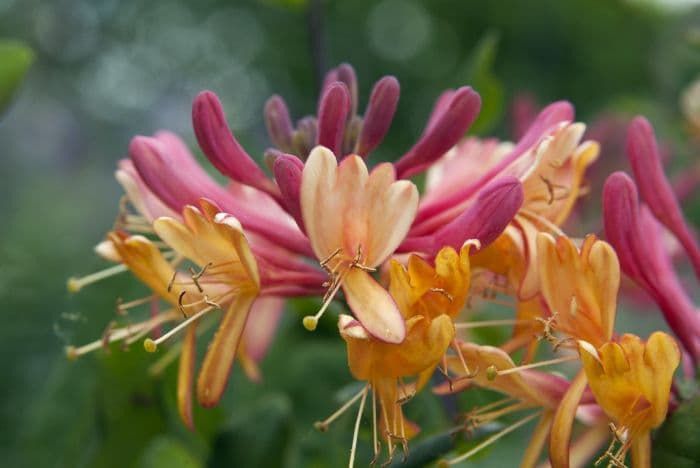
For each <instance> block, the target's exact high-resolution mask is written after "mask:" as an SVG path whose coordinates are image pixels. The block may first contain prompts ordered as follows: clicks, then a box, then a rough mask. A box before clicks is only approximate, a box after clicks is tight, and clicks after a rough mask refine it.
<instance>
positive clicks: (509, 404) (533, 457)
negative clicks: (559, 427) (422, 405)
mask: <svg viewBox="0 0 700 468" xmlns="http://www.w3.org/2000/svg"><path fill="white" fill-rule="evenodd" d="M459 348H460V356H452V357H450V358H449V359H448V368H449V369H450V371H451V372H452V373H454V375H456V376H457V377H462V378H461V379H460V380H457V381H455V382H446V383H444V384H441V385H439V386H437V387H436V388H435V389H434V391H435V393H437V394H439V395H444V394H450V393H457V392H462V391H466V390H468V389H469V388H471V387H473V386H478V387H482V388H486V389H489V390H494V391H496V392H499V393H502V394H504V395H507V397H508V398H506V399H504V400H500V401H498V402H496V403H494V404H492V405H486V406H485V407H483V408H474V409H473V410H472V411H470V412H469V413H467V414H466V415H465V429H466V430H468V431H469V430H473V429H475V428H477V427H479V426H481V425H484V424H487V423H489V422H492V421H495V420H498V419H500V418H501V417H503V416H505V415H508V414H511V413H520V412H523V411H528V410H530V414H528V415H526V416H525V417H523V418H522V419H520V420H519V421H517V422H516V423H514V424H513V425H510V426H508V427H506V428H505V429H504V430H502V431H501V432H500V433H498V434H496V435H495V436H492V437H489V438H488V439H486V440H485V441H484V442H483V443H481V444H479V445H477V446H476V447H474V448H473V449H472V450H469V451H468V452H467V453H465V454H463V455H460V456H459V457H457V458H456V459H454V460H451V461H449V462H448V464H455V463H458V462H461V461H464V460H466V459H467V458H469V457H471V456H472V455H473V454H475V453H476V452H478V451H479V450H481V449H484V448H486V447H487V446H488V445H490V444H491V443H493V442H495V441H496V440H498V438H500V437H501V436H503V435H505V434H507V433H509V432H512V431H513V430H515V429H517V428H518V427H520V426H522V425H523V424H525V423H527V422H529V421H531V420H532V419H535V418H538V417H539V422H538V424H537V426H536V427H535V430H534V432H533V433H532V437H531V439H530V443H529V444H528V447H527V449H526V451H525V453H524V454H523V457H522V459H521V462H520V466H523V467H532V466H536V465H537V463H538V461H539V457H540V453H541V452H542V449H543V447H544V445H545V442H546V441H547V436H548V435H549V431H550V427H551V424H552V421H553V417H554V413H555V411H556V409H557V408H558V406H559V403H560V401H561V399H562V397H563V396H564V394H565V393H566V392H567V390H568V388H569V381H568V380H566V379H565V378H564V377H562V376H560V375H556V374H551V373H547V372H542V371H539V370H535V369H532V368H531V367H528V366H521V367H517V366H516V365H515V364H514V363H513V360H512V359H511V357H510V356H509V355H508V354H507V353H506V352H505V351H503V350H502V349H500V348H497V347H493V346H486V345H477V344H475V343H469V342H460V344H459ZM462 361H464V362H466V363H467V366H468V367H469V368H471V369H478V371H476V372H474V373H473V374H472V375H470V376H466V375H464V372H465V371H464V364H463V363H462ZM466 377H469V378H466ZM592 402H594V400H593V396H592V395H591V394H590V393H589V394H586V395H585V396H583V397H582V399H581V403H583V404H590V403H592Z"/></svg>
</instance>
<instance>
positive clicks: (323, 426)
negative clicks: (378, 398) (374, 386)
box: [314, 385, 368, 432]
mask: <svg viewBox="0 0 700 468" xmlns="http://www.w3.org/2000/svg"><path fill="white" fill-rule="evenodd" d="M367 387H368V385H365V386H364V388H363V389H362V390H360V391H359V392H357V394H356V395H355V396H353V397H352V398H350V399H349V400H348V401H347V402H345V404H343V406H341V407H340V408H338V410H336V412H335V413H333V414H331V415H330V416H328V418H326V419H325V420H323V421H316V422H315V423H314V427H315V428H316V429H317V430H319V431H321V432H326V431H327V430H328V426H330V424H331V423H332V422H333V421H335V420H336V419H338V418H339V417H340V416H341V415H342V414H343V413H345V412H346V411H347V410H348V408H350V407H351V406H352V405H353V404H354V403H355V402H356V401H357V400H359V399H360V397H362V394H363V393H365V391H366V390H367Z"/></svg>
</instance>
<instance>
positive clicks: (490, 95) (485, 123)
mask: <svg viewBox="0 0 700 468" xmlns="http://www.w3.org/2000/svg"><path fill="white" fill-rule="evenodd" d="M498 42H499V34H498V33H497V32H495V31H488V32H487V33H486V34H485V35H484V36H482V38H481V39H480V40H479V42H478V43H477V44H476V46H475V47H474V50H473V51H472V53H471V54H470V56H469V58H468V59H467V62H466V64H465V66H464V71H463V72H462V73H461V74H460V76H463V77H464V78H465V79H466V83H467V84H469V85H471V86H472V87H473V88H474V89H475V90H476V91H477V92H478V93H479V95H480V96H481V112H480V113H479V116H478V117H477V119H476V121H475V122H474V124H473V125H472V127H471V129H470V133H474V134H483V133H486V132H488V131H489V130H491V129H493V127H494V126H495V125H496V123H497V122H498V121H499V120H500V119H501V116H502V115H503V105H504V95H505V93H504V90H503V83H502V82H501V81H500V80H499V79H498V78H497V77H496V76H495V75H494V73H493V64H494V62H495V60H496V53H497V51H498Z"/></svg>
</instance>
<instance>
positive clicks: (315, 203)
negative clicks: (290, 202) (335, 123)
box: [300, 146, 343, 259]
mask: <svg viewBox="0 0 700 468" xmlns="http://www.w3.org/2000/svg"><path fill="white" fill-rule="evenodd" d="M337 167H338V164H337V161H336V158H335V156H334V155H333V153H332V152H331V151H330V150H329V149H328V148H324V147H322V146H317V147H316V148H314V149H313V151H311V154H310V155H309V158H308V159H307V160H306V164H305V165H304V171H303V173H302V181H301V195H300V199H301V213H302V217H303V219H304V226H305V227H306V234H307V236H308V237H309V240H310V241H311V247H312V248H313V250H314V253H315V254H316V257H317V258H319V259H323V258H326V257H328V256H329V255H330V254H331V253H332V252H334V251H335V250H336V249H337V248H339V247H342V245H341V239H342V237H343V229H342V228H343V226H342V216H343V213H342V211H341V210H342V209H343V207H342V206H340V205H339V200H338V199H337V198H338V194H337V193H336V192H335V185H336V178H337V175H336V169H337Z"/></svg>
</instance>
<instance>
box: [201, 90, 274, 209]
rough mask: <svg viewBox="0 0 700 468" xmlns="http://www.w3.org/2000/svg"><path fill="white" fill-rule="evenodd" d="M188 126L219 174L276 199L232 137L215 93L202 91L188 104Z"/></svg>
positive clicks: (265, 177) (272, 188) (257, 169)
mask: <svg viewBox="0 0 700 468" xmlns="http://www.w3.org/2000/svg"><path fill="white" fill-rule="evenodd" d="M192 124H193V126H194V133H195V135H196V136H197V141H198V142H199V146H200V147H201V148H202V151H204V154H205V155H206V156H207V158H208V159H209V161H211V163H212V164H213V165H214V167H216V168H217V169H218V170H219V172H221V173H222V174H224V175H225V176H227V177H230V178H231V179H233V180H236V181H238V182H241V183H243V184H246V185H250V186H251V187H255V188H257V189H260V190H262V191H264V192H267V193H269V194H270V195H272V196H275V197H278V196H279V193H278V191H277V187H276V186H275V184H274V183H273V182H272V181H271V180H270V179H269V178H268V177H267V176H266V175H265V173H264V172H263V170H262V169H261V168H260V167H259V166H258V164H257V163H256V162H255V161H254V160H253V158H251V157H250V156H249V155H248V153H246V152H245V150H244V149H243V148H242V147H241V145H240V144H239V143H238V141H236V139H235V138H234V136H233V134H232V133H231V130H230V129H229V128H228V124H227V122H226V116H225V115H224V109H223V107H222V106H221V102H220V101H219V98H217V97H216V94H214V93H212V92H211V91H202V92H201V93H199V94H198V95H197V97H196V98H195V100H194V103H193V104H192Z"/></svg>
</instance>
